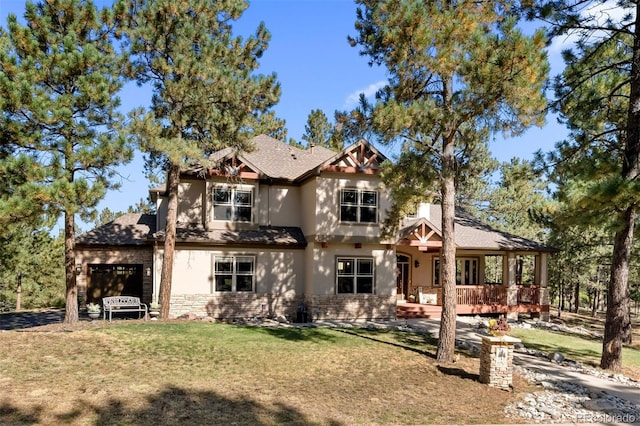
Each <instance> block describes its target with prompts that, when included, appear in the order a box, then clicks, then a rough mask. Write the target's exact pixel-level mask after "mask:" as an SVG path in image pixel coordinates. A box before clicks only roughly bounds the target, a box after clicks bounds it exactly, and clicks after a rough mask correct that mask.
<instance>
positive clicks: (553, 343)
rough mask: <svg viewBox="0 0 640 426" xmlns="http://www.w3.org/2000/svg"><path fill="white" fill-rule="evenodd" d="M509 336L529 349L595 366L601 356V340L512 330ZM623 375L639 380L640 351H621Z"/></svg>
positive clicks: (535, 331) (544, 331)
mask: <svg viewBox="0 0 640 426" xmlns="http://www.w3.org/2000/svg"><path fill="white" fill-rule="evenodd" d="M509 334H510V335H512V336H514V337H517V338H519V339H522V343H524V345H525V346H526V347H527V348H529V349H535V350H539V351H542V352H544V353H549V352H556V351H557V352H560V353H562V354H563V355H564V356H565V358H568V359H572V360H575V361H580V362H582V363H585V364H588V365H591V366H597V365H598V364H599V363H600V355H601V354H602V340H599V339H591V338H588V337H584V336H579V335H573V334H566V333H557V332H552V331H547V330H537V329H522V328H512V329H511V332H510V333H509ZM622 364H623V367H624V369H625V371H624V373H625V374H627V375H629V376H631V377H635V378H637V379H640V350H637V349H632V348H624V349H623V350H622Z"/></svg>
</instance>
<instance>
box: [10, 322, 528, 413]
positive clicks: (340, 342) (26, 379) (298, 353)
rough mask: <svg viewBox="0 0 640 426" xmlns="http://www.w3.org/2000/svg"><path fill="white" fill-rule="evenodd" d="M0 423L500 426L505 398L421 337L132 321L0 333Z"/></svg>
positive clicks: (519, 386)
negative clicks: (437, 356) (438, 357)
mask: <svg viewBox="0 0 640 426" xmlns="http://www.w3.org/2000/svg"><path fill="white" fill-rule="evenodd" d="M0 342H1V344H2V347H3V352H4V353H3V356H2V358H1V359H0V386H2V389H3V392H2V394H1V396H0V423H1V424H16V425H22V424H59V423H67V424H83V425H84V424H122V425H127V424H136V425H147V424H148V425H152V424H153V425H158V424H166V425H172V424H176V425H178V424H180V425H181V424H185V423H186V424H264V425H269V424H332V425H340V424H345V425H352V424H429V423H440V424H451V423H459V424H462V423H465V424H469V423H505V422H509V423H511V422H513V419H506V418H505V417H504V413H503V409H504V406H505V405H506V404H508V403H510V402H512V401H514V400H515V399H517V398H518V396H519V392H522V391H530V390H531V389H530V387H529V385H528V384H526V383H525V382H524V381H521V380H520V379H519V378H517V377H516V379H515V383H514V384H515V390H516V392H514V393H509V392H505V391H500V390H496V389H492V388H489V387H488V386H486V385H482V384H480V383H479V382H478V370H479V360H478V359H474V358H468V357H465V356H461V358H460V360H459V362H457V363H455V364H452V365H439V364H438V363H437V362H435V360H434V359H433V354H434V353H435V347H434V346H433V343H434V341H433V340H432V339H430V338H428V337H426V336H420V335H415V334H410V333H400V332H382V331H373V330H335V329H325V328H257V327H256V328H253V327H239V326H231V325H224V324H204V323H177V322H174V323H153V324H150V323H146V324H143V323H135V324H127V325H124V326H108V327H105V328H99V329H88V330H80V331H75V332H55V333H44V332H5V333H1V334H0Z"/></svg>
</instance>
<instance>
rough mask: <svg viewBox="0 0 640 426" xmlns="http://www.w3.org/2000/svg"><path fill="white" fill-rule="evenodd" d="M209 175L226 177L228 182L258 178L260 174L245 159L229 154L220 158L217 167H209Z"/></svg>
mask: <svg viewBox="0 0 640 426" xmlns="http://www.w3.org/2000/svg"><path fill="white" fill-rule="evenodd" d="M209 176H222V177H226V178H227V180H228V181H229V182H230V183H236V184H238V183H242V180H243V179H259V178H260V174H259V173H258V172H256V171H255V170H254V168H253V167H251V166H250V165H248V164H247V162H246V161H242V160H240V159H238V157H237V156H236V155H230V156H228V157H226V158H223V159H222V160H220V162H219V164H218V167H217V168H215V169H209Z"/></svg>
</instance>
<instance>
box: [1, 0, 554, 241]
mask: <svg viewBox="0 0 640 426" xmlns="http://www.w3.org/2000/svg"><path fill="white" fill-rule="evenodd" d="M96 3H97V4H103V3H104V2H101V1H96ZM24 4H25V2H24V1H23V0H0V23H1V25H2V26H3V27H5V26H6V17H7V15H8V14H9V13H15V14H17V15H18V16H21V15H22V14H23V12H24ZM355 11H356V6H355V4H354V3H353V1H351V0H253V1H251V2H250V5H249V8H248V9H247V10H246V11H245V13H244V14H243V16H242V18H241V19H240V21H239V22H237V23H236V24H235V25H234V32H236V33H238V34H239V35H245V36H247V35H249V34H252V33H254V32H255V29H256V28H257V26H258V24H259V22H261V21H263V22H264V23H265V25H266V27H267V29H268V30H269V31H270V33H271V35H272V39H271V43H270V45H269V48H268V49H267V51H266V52H265V54H264V56H263V58H262V60H261V61H260V63H261V68H260V72H262V73H265V74H268V73H272V72H275V73H276V74H277V76H278V80H279V81H280V83H281V86H282V95H281V98H280V102H279V103H278V105H277V106H276V107H275V111H276V114H277V115H278V116H279V117H280V118H282V119H284V120H286V125H287V129H288V133H289V136H290V137H293V138H295V139H296V140H301V137H302V135H303V133H304V126H305V124H306V121H307V117H308V115H309V112H310V111H311V110H313V109H322V110H323V111H324V112H325V114H327V116H328V117H329V118H330V119H332V118H333V112H334V111H335V110H336V109H339V110H349V109H351V108H352V107H353V106H355V105H356V102H357V98H358V95H359V93H361V92H364V93H365V94H367V95H372V94H373V93H374V92H375V90H376V89H377V88H379V87H380V86H381V85H382V84H384V82H385V80H386V73H385V70H384V69H382V68H377V67H374V68H372V67H370V66H369V65H368V64H367V58H366V57H363V56H360V55H359V53H358V48H357V47H356V48H353V47H351V46H349V44H348V42H347V36H348V35H355V30H354V22H355V16H356V15H355ZM549 57H550V60H551V63H552V67H553V68H552V72H559V71H560V70H561V62H560V60H559V48H557V47H556V45H552V46H551V48H550V50H549ZM121 98H122V104H123V110H124V111H128V110H130V109H131V108H134V107H138V106H147V105H148V103H149V99H150V93H149V91H148V90H145V89H144V88H137V87H136V86H135V85H128V86H126V90H125V91H124V92H123V93H122V95H121ZM547 121H548V123H547V125H546V126H545V127H544V128H542V129H540V128H532V129H530V130H528V131H527V132H526V133H525V134H524V135H522V136H519V137H517V138H511V139H507V140H503V139H502V138H501V137H500V135H496V137H495V139H494V140H493V141H492V144H491V151H492V153H493V155H494V156H495V157H496V158H497V159H498V160H499V161H508V160H509V159H511V158H513V157H522V158H527V159H529V158H531V157H532V154H533V153H534V152H536V151H538V150H540V149H542V150H543V151H548V150H551V149H553V145H554V143H555V142H556V141H558V140H561V139H562V138H563V137H564V136H565V134H566V131H565V129H564V128H563V127H562V126H560V125H558V124H556V123H555V119H554V118H553V117H549V119H548V120H547ZM378 148H380V149H381V150H382V151H383V152H384V153H386V154H388V155H389V154H393V148H387V147H378ZM120 174H121V175H122V179H123V180H122V189H121V190H120V191H119V192H112V193H110V194H108V195H107V198H105V200H103V201H102V202H101V203H100V205H99V208H103V207H107V206H108V207H109V208H110V209H111V210H114V211H115V210H126V208H127V207H128V206H129V205H131V204H134V203H136V202H137V201H138V200H140V198H143V197H145V196H146V194H147V189H148V182H147V181H146V179H145V178H144V176H143V175H142V163H141V160H140V158H139V156H138V157H136V160H135V161H134V162H132V163H131V164H129V165H127V166H125V167H123V168H121V169H120ZM81 227H82V228H83V229H85V230H87V229H88V226H82V225H81Z"/></svg>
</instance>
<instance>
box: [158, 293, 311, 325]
mask: <svg viewBox="0 0 640 426" xmlns="http://www.w3.org/2000/svg"><path fill="white" fill-rule="evenodd" d="M301 302H302V299H301V298H299V297H296V296H294V295H281V296H274V295H272V294H256V293H224V294H220V295H216V294H174V295H172V296H171V308H170V312H169V315H170V316H172V317H179V316H180V315H184V314H187V313H194V314H195V315H197V316H198V317H201V318H203V317H206V316H210V317H212V318H253V317H266V316H277V315H284V316H285V317H286V318H287V319H289V320H295V318H296V312H297V309H298V305H299V304H300V303H301Z"/></svg>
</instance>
